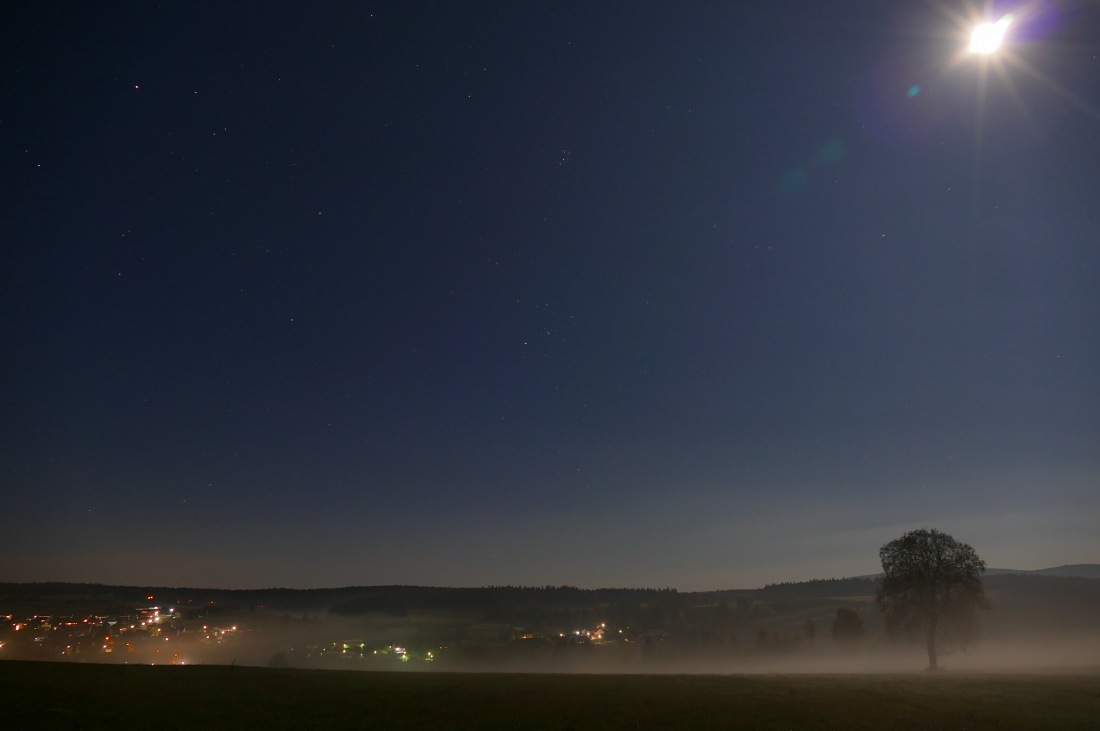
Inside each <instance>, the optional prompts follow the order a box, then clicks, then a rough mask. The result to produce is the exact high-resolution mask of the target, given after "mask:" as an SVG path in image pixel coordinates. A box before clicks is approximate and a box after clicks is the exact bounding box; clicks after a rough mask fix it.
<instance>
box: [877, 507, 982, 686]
mask: <svg viewBox="0 0 1100 731" xmlns="http://www.w3.org/2000/svg"><path fill="white" fill-rule="evenodd" d="M879 558H880V559H881V560H882V571H883V573H884V574H885V575H884V576H883V579H882V584H881V585H880V586H879V590H878V593H877V595H876V596H875V601H876V603H877V604H878V606H879V608H880V609H881V610H882V612H883V614H884V615H885V618H886V627H887V629H888V630H890V631H892V632H894V631H897V630H899V629H900V630H904V631H906V632H907V633H909V634H916V633H918V632H920V631H921V630H923V631H924V638H925V646H926V648H927V650H928V669H929V670H938V669H939V665H938V664H937V662H936V654H937V646H936V643H937V636H938V635H948V634H950V633H951V632H952V631H954V632H955V633H957V634H967V633H972V632H973V631H974V627H975V622H974V615H975V613H976V611H977V610H978V609H979V608H982V607H985V606H986V601H985V592H984V591H983V589H982V579H981V574H982V572H984V571H985V561H983V560H981V559H980V558H978V554H977V553H976V552H975V551H974V549H973V548H972V547H971V546H969V545H967V544H966V543H960V542H959V541H957V540H955V539H954V538H952V537H951V536H949V535H947V534H946V533H941V532H940V531H938V530H935V529H929V528H921V529H919V530H914V531H910V532H908V533H906V534H905V535H903V536H902V537H901V538H898V539H896V540H893V541H890V542H889V543H887V544H886V545H885V546H883V547H882V548H881V549H880V550H879Z"/></svg>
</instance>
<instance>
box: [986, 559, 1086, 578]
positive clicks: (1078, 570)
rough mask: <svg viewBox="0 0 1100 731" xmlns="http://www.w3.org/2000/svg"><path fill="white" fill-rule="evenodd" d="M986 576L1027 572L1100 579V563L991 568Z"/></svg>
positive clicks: (1036, 574) (1039, 574)
mask: <svg viewBox="0 0 1100 731" xmlns="http://www.w3.org/2000/svg"><path fill="white" fill-rule="evenodd" d="M985 574H986V576H997V575H1000V574H1026V575H1029V576H1068V577H1071V578H1075V579H1100V563H1074V564H1065V565H1063V566H1054V567H1053V568H1049V569H1034V570H1032V571H1028V570H1025V569H989V570H988V571H986V572H985Z"/></svg>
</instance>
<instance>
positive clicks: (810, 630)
mask: <svg viewBox="0 0 1100 731" xmlns="http://www.w3.org/2000/svg"><path fill="white" fill-rule="evenodd" d="M802 634H803V635H804V636H805V638H806V641H807V642H813V641H814V635H815V634H817V627H815V626H814V621H813V619H811V618H810V617H806V623H805V624H804V625H803V629H802Z"/></svg>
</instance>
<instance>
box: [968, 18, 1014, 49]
mask: <svg viewBox="0 0 1100 731" xmlns="http://www.w3.org/2000/svg"><path fill="white" fill-rule="evenodd" d="M1010 25H1012V16H1011V15H1006V16H1004V17H1003V18H1001V19H1000V20H998V21H997V22H996V23H982V24H981V25H979V26H978V27H976V28H975V29H974V31H973V32H972V33H971V34H970V52H971V53H980V54H982V55H986V56H988V55H989V54H991V53H996V52H997V49H999V48H1000V47H1001V44H1002V43H1003V42H1004V38H1005V31H1007V30H1008V26H1010Z"/></svg>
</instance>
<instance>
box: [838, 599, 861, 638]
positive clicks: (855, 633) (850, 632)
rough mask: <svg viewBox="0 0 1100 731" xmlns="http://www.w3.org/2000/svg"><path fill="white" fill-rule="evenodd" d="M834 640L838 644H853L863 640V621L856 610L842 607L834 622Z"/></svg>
mask: <svg viewBox="0 0 1100 731" xmlns="http://www.w3.org/2000/svg"><path fill="white" fill-rule="evenodd" d="M833 639H834V640H836V641H837V642H852V641H853V640H860V639H863V620H862V619H861V618H860V616H859V614H858V613H857V612H856V611H855V610H854V609H848V608H847V607H840V608H839V609H837V610H836V619H834V620H833Z"/></svg>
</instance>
